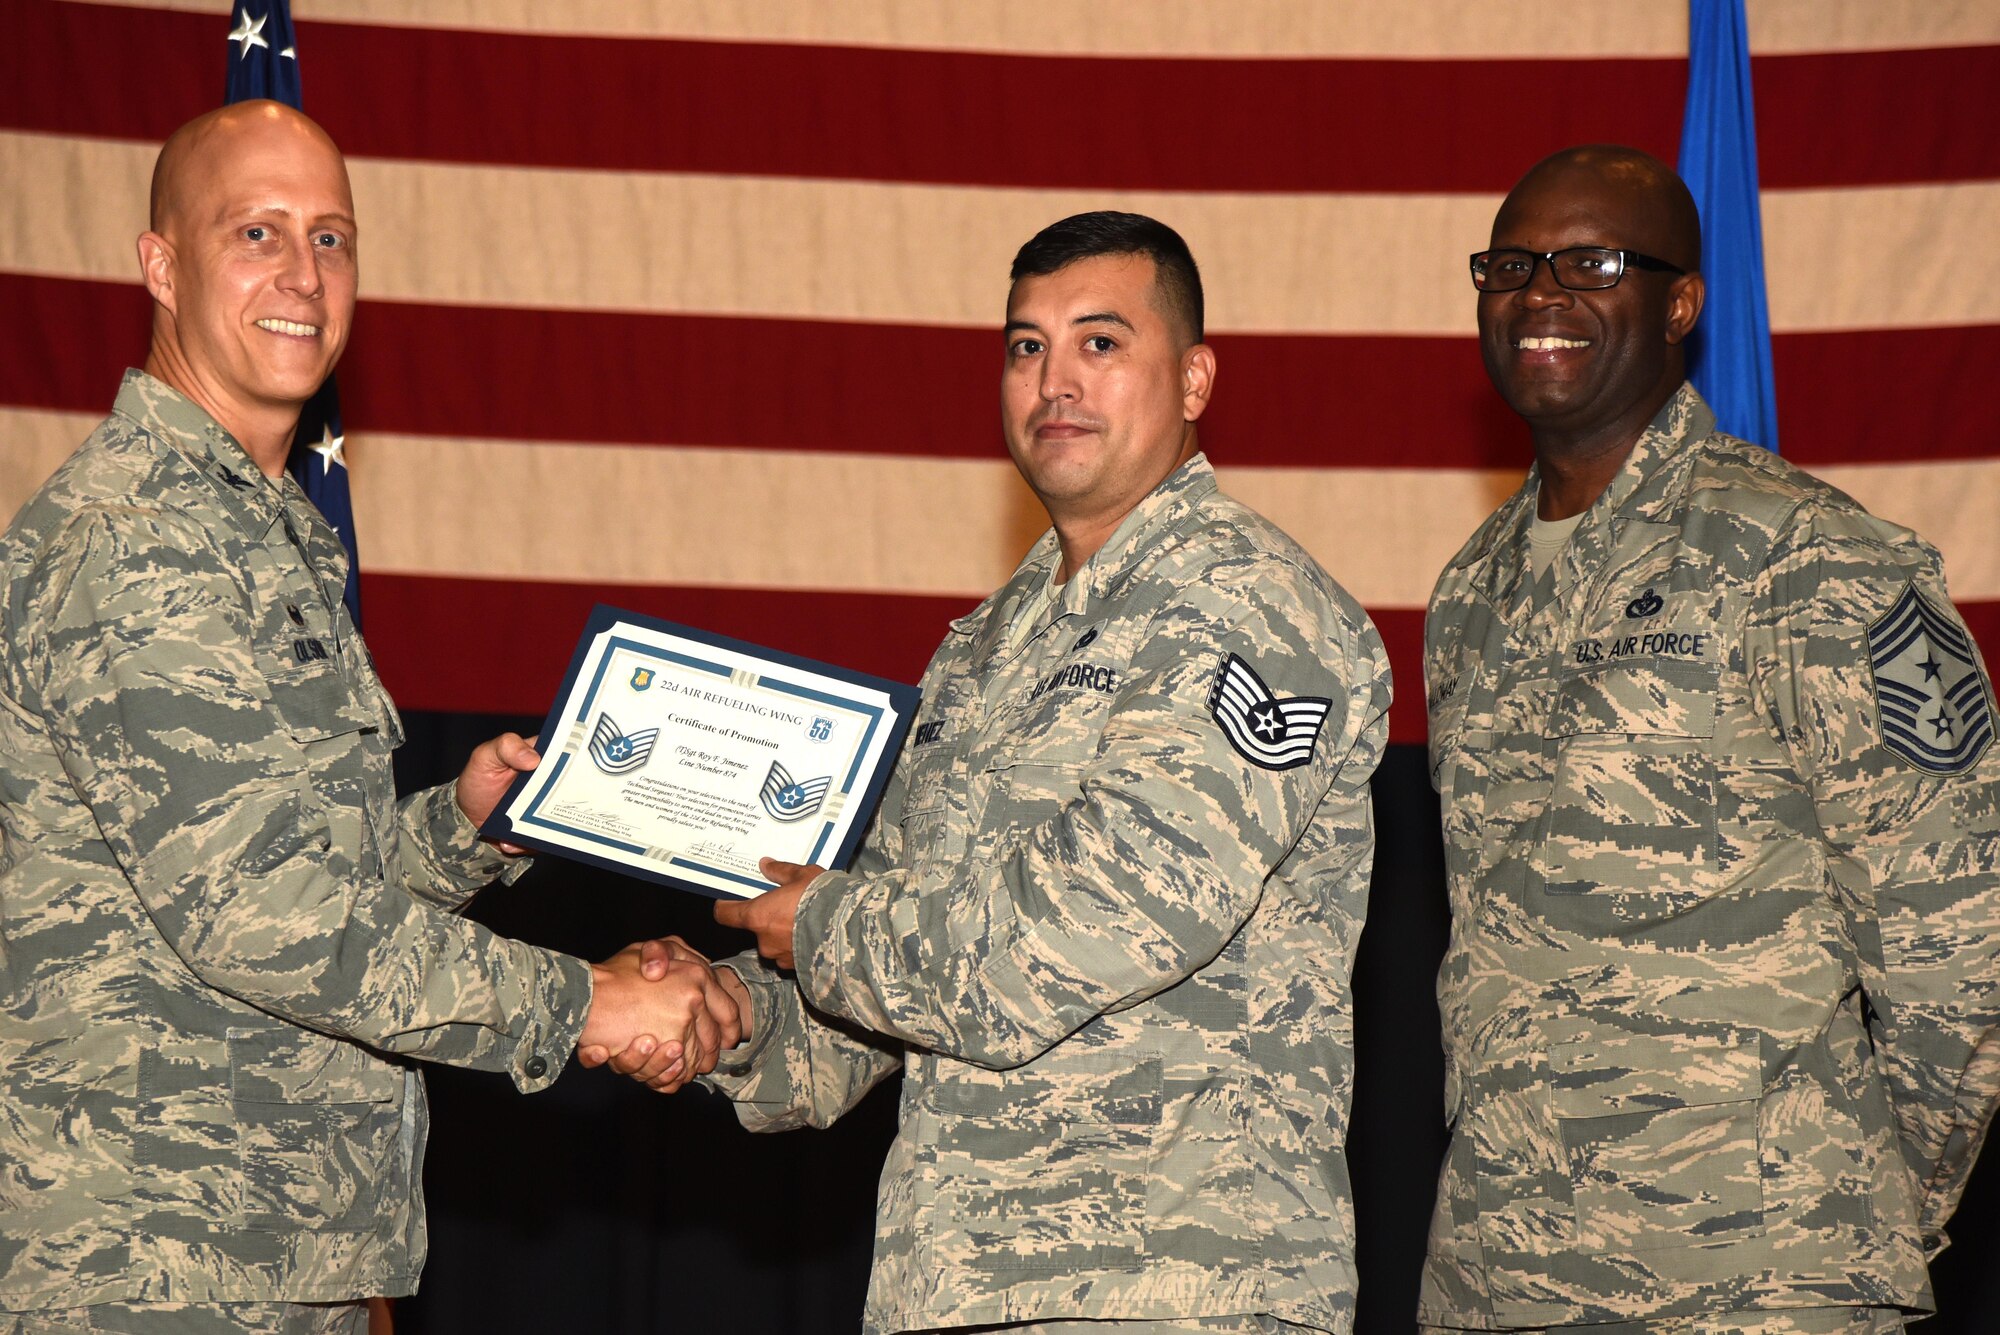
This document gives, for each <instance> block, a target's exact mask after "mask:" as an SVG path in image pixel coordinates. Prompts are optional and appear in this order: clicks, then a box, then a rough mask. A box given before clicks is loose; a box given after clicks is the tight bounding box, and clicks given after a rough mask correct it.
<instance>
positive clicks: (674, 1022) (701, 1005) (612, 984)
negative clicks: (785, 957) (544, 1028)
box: [577, 945, 740, 1093]
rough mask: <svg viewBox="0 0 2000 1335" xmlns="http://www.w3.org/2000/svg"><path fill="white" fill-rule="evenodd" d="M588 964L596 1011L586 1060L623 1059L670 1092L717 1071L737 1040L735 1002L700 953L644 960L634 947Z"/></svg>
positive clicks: (581, 1051) (581, 1052)
mask: <svg viewBox="0 0 2000 1335" xmlns="http://www.w3.org/2000/svg"><path fill="white" fill-rule="evenodd" d="M690 954H692V952H690ZM590 969H591V976H592V980H593V983H594V992H593V995H592V998H591V1003H590V1015H589V1016H588V1018H586V1019H585V1021H584V1025H583V1033H582V1035H581V1036H580V1037H579V1038H578V1039H577V1058H578V1060H579V1061H581V1062H582V1063H583V1065H585V1066H597V1065H601V1064H602V1063H603V1062H604V1061H606V1060H608V1059H609V1058H612V1057H619V1058H622V1059H623V1060H622V1062H621V1064H620V1066H619V1067H618V1069H620V1070H622V1071H624V1072H625V1073H626V1074H629V1075H632V1076H633V1077H634V1078H635V1079H638V1080H641V1081H644V1082H645V1083H646V1084H648V1085H650V1086H652V1087H653V1088H655V1089H658V1090H660V1091H661V1092H663V1093H672V1092H673V1091H674V1090H677V1089H679V1088H680V1087H681V1086H683V1085H685V1084H686V1083H687V1082H688V1081H690V1080H692V1079H694V1077H695V1076H697V1075H700V1074H702V1073H703V1072H706V1071H712V1070H714V1069H715V1061H716V1058H717V1057H718V1056H720V1055H721V1052H722V1049H723V1048H724V1047H730V1046H734V1045H735V1043H736V1042H737V1041H738V1036H739V1034H740V1029H739V1026H738V1023H737V1018H736V1006H735V1003H734V1001H733V1000H731V998H730V997H729V994H728V993H726V992H724V991H722V990H721V989H720V988H718V987H717V986H716V985H715V980H714V976H713V974H712V973H711V971H710V970H709V967H708V965H707V963H706V962H704V961H702V960H701V958H700V957H699V956H698V955H697V956H694V957H693V958H692V959H689V958H680V957H674V958H669V959H667V960H665V961H660V960H658V959H657V958H656V959H654V960H652V961H644V960H643V955H642V951H641V948H640V947H639V946H637V945H631V946H627V947H625V949H623V950H621V951H619V952H618V953H617V954H616V955H613V956H612V957H611V958H610V959H608V960H606V961H604V963H602V964H593V965H591V966H590ZM648 975H651V976H650V977H649V976H648Z"/></svg>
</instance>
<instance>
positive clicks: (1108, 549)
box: [951, 451, 1216, 634]
mask: <svg viewBox="0 0 2000 1335" xmlns="http://www.w3.org/2000/svg"><path fill="white" fill-rule="evenodd" d="M1215 491H1216V483H1215V469H1214V468H1212V467H1211V466H1210V465H1209V462H1208V456H1207V455H1206V454H1203V453H1201V452H1199V451H1197V452H1196V453H1195V454H1194V455H1193V456H1192V457H1190V458H1189V459H1188V461H1187V462H1186V463H1184V464H1182V465H1181V466H1180V467H1179V468H1176V469H1175V470H1174V471H1173V472H1171V473H1169V474H1167V476H1166V477H1165V478H1163V479H1161V481H1160V485H1158V486H1157V487H1154V488H1153V490H1152V491H1150V492H1148V493H1147V494H1146V497H1145V499H1144V500H1142V501H1140V502H1139V503H1138V504H1137V505H1135V506H1133V507H1132V513H1130V514H1128V515H1126V516H1125V518H1124V520H1123V521H1122V522H1120V524H1119V525H1118V527H1117V528H1116V529H1115V530H1113V532H1112V534H1111V536H1110V537H1109V538H1106V539H1105V541H1104V545H1103V546H1102V547H1100V548H1098V549H1097V551H1096V553H1095V554H1093V555H1092V556H1091V558H1090V559H1089V560H1088V561H1086V562H1084V564H1083V568H1082V569H1081V570H1079V571H1077V572H1076V574H1074V575H1072V576H1071V577H1070V580H1069V582H1068V583H1067V584H1065V585H1064V586H1063V590H1062V596H1061V597H1060V598H1059V599H1058V600H1057V602H1056V605H1055V608H1054V609H1052V610H1053V611H1054V612H1055V614H1057V615H1061V614H1064V613H1070V612H1082V611H1083V610H1084V609H1086V608H1087V607H1089V605H1090V603H1091V602H1092V601H1093V600H1094V599H1097V598H1101V597H1103V596H1104V594H1105V592H1106V591H1108V590H1109V589H1110V588H1111V587H1112V585H1114V584H1115V583H1117V582H1118V580H1119V579H1120V578H1121V577H1122V576H1123V575H1124V574H1125V573H1126V572H1127V571H1129V570H1130V569H1131V568H1132V567H1133V566H1134V565H1136V564H1138V562H1139V561H1140V560H1142V559H1143V558H1144V557H1146V556H1147V555H1148V554H1149V553H1150V552H1151V551H1152V550H1153V547H1154V545H1155V543H1156V541H1157V539H1158V536H1159V534H1160V533H1161V532H1163V531H1164V530H1166V529H1168V528H1170V527H1172V526H1173V525H1174V524H1175V523H1177V522H1179V520H1180V519H1181V517H1182V516H1183V515H1185V514H1187V513H1188V512H1189V511H1190V510H1192V509H1193V508H1194V507H1195V506H1196V505H1198V504H1200V503H1201V502H1202V501H1203V500H1205V499H1206V498H1207V497H1209V496H1212V495H1214V494H1215ZM1061 559H1062V547H1061V545H1060V544H1059V543H1057V541H1056V531H1055V529H1053V528H1051V529H1049V530H1048V531H1047V532H1045V533H1043V534H1042V536H1041V537H1039V538H1037V539H1036V540H1035V545H1034V546H1033V547H1030V548H1029V549H1028V554H1027V555H1026V556H1025V557H1023V558H1021V564H1020V565H1019V566H1018V567H1017V568H1016V569H1015V571H1014V574H1013V577H1012V578H1011V579H1009V580H1008V581H1007V582H1006V584H1004V585H1002V586H1001V587H1000V588H999V589H998V590H997V591H996V592H995V593H994V594H993V596H992V597H990V598H988V599H987V600H986V601H985V602H983V603H981V604H980V605H979V606H978V607H976V608H974V609H973V610H972V611H970V612H968V613H966V614H965V615H964V616H962V617H960V618H959V619H958V620H956V621H954V622H952V623H951V628H952V629H953V630H955V631H957V632H959V633H960V634H970V633H972V632H974V631H976V630H977V629H978V628H979V627H980V625H981V624H983V623H986V622H988V621H989V620H990V621H991V623H992V624H993V625H994V626H996V627H1005V626H1008V625H1010V624H1011V623H1012V622H1013V619H1014V615H1015V613H1016V612H1017V611H1018V610H1019V609H1020V606H1021V603H1022V601H1023V600H1024V599H1027V598H1029V597H1031V596H1033V595H1034V593H1035V592H1036V591H1037V590H1038V589H1040V588H1041V586H1042V584H1043V583H1044V582H1045V581H1046V580H1047V579H1048V578H1049V573H1050V572H1051V571H1052V570H1054V569H1055V567H1056V564H1057V562H1059V561H1060V560H1061Z"/></svg>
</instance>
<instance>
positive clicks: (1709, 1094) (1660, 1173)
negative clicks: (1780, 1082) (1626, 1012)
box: [1550, 1034, 1764, 1254]
mask: <svg viewBox="0 0 2000 1335" xmlns="http://www.w3.org/2000/svg"><path fill="white" fill-rule="evenodd" d="M1762 1080H1763V1062H1762V1055H1761V1040H1759V1038H1758V1037H1757V1036H1756V1035H1754V1034H1753V1035H1750V1036H1748V1037H1719V1038H1718V1037H1708V1036H1686V1037H1676V1038H1666V1037H1652V1036H1639V1037H1627V1038H1612V1039H1609V1040H1605V1041H1602V1042H1579V1043H1565V1044H1562V1045H1561V1046H1559V1047H1557V1048H1556V1050H1555V1051H1554V1052H1553V1053H1551V1054H1550V1083H1551V1097H1552V1099H1553V1101H1554V1112H1555V1116H1556V1124H1557V1126H1558V1128H1559V1129H1560V1131H1561V1135H1562V1144H1563V1151H1564V1153H1565V1155H1566V1156H1567V1158H1568V1161H1569V1177H1570V1186H1571V1188H1572V1190H1573V1191H1574V1193H1575V1201H1576V1245H1577V1250H1579V1251H1581V1252H1585V1253H1597V1254H1602V1253H1628V1252H1645V1251H1658V1250H1662V1249H1665V1248H1671V1247H1694V1246H1699V1245H1701V1244H1703V1243H1714V1242H1727V1241H1730V1240H1731V1239H1735V1238H1742V1237H1750V1236H1754V1235H1755V1234H1757V1233H1759V1232H1761V1231H1762V1230H1763V1224H1764V1185H1763V1181H1764V1179H1763V1170H1762V1153H1761V1151H1760V1148H1759V1145H1760V1142H1759V1133H1758V1106H1759V1100H1760V1097H1761V1095H1762V1092H1763V1084H1762Z"/></svg>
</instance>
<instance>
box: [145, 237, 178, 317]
mask: <svg viewBox="0 0 2000 1335" xmlns="http://www.w3.org/2000/svg"><path fill="white" fill-rule="evenodd" d="M139 275H140V277H142V278H143V279H145V282H146V290H147V291H148V292H150V293H152V294H153V300H154V301H157V302H159V303H160V305H162V306H164V307H165V308H166V309H167V312H168V313H169V314H175V313H176V312H175V311H174V248H173V244H172V243H171V242H169V241H168V240H167V239H166V238H165V237H163V236H161V235H160V234H159V233H158V232H141V233H140V234H139Z"/></svg>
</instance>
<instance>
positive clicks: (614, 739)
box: [590, 714, 660, 774]
mask: <svg viewBox="0 0 2000 1335" xmlns="http://www.w3.org/2000/svg"><path fill="white" fill-rule="evenodd" d="M659 739H660V730H659V729H658V728H645V729H642V730H641V731H639V732H635V733H633V734H632V735H631V736H630V737H627V736H626V735H625V734H624V733H622V732H620V731H618V725H617V724H616V723H615V722H613V721H612V718H611V715H609V714H599V715H598V716H597V727H596V728H595V729H594V730H593V731H592V732H591V734H590V759H591V761H592V763H593V764H595V765H596V766H597V768H599V769H601V770H603V771H604V772H605V773H606V774H629V773H630V772H631V771H633V770H635V769H637V768H639V766H641V765H643V764H645V763H646V758H647V757H648V756H650V755H652V754H653V743H654V742H657V741H658V740H659Z"/></svg>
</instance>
